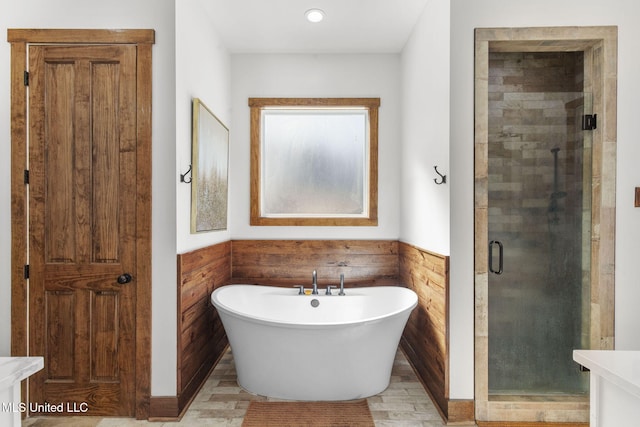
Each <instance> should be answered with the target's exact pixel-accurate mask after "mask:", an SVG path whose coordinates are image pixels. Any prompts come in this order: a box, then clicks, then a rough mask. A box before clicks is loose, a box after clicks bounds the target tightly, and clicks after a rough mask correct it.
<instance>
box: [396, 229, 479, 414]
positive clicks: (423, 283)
mask: <svg viewBox="0 0 640 427" xmlns="http://www.w3.org/2000/svg"><path fill="white" fill-rule="evenodd" d="M398 258H399V271H400V282H401V283H402V284H403V285H404V286H407V287H408V288H409V289H412V290H413V291H415V292H416V293H417V294H418V306H417V307H416V309H415V310H414V311H413V312H412V313H411V316H410V317H409V321H408V322H407V326H406V328H405V330H404V334H403V336H402V341H401V345H402V348H403V350H404V352H405V354H406V355H407V358H408V359H409V362H410V363H411V364H412V365H413V367H414V370H415V371H416V372H417V374H418V377H419V378H420V380H421V381H422V383H423V384H424V386H425V388H426V389H427V391H428V392H429V394H430V395H431V397H432V399H433V401H434V402H435V403H436V406H437V407H438V410H439V411H440V413H441V415H442V417H443V418H444V419H445V420H447V421H448V422H451V423H453V422H467V421H473V420H474V419H475V414H474V403H473V400H451V399H450V398H449V257H448V256H443V255H439V254H435V253H433V252H429V251H426V250H424V249H420V248H418V247H415V246H412V245H410V244H407V243H403V242H400V243H399V246H398Z"/></svg>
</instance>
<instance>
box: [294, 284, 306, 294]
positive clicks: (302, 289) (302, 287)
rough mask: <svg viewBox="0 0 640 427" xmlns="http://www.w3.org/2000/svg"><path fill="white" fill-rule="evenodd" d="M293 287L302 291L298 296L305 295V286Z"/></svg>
mask: <svg viewBox="0 0 640 427" xmlns="http://www.w3.org/2000/svg"><path fill="white" fill-rule="evenodd" d="M293 287H294V288H298V289H300V291H298V295H304V285H294V286H293Z"/></svg>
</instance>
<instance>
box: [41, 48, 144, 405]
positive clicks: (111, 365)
mask: <svg viewBox="0 0 640 427" xmlns="http://www.w3.org/2000/svg"><path fill="white" fill-rule="evenodd" d="M29 63H30V87H29V102H30V107H29V118H30V133H29V137H30V141H29V144H30V146H29V169H30V185H29V191H30V195H29V209H30V241H29V244H30V266H31V271H30V284H29V286H30V312H31V313H32V315H31V323H30V337H31V338H30V342H31V354H32V355H43V356H45V369H44V370H43V371H41V373H40V374H38V375H36V376H34V377H33V381H32V382H31V387H30V390H31V396H32V401H33V402H37V403H43V402H45V401H46V402H49V403H52V404H57V403H65V404H66V403H67V402H69V403H77V404H80V403H85V404H86V407H87V408H88V410H89V412H88V415H126V416H131V415H134V406H135V404H134V402H135V400H134V398H135V395H134V394H135V388H134V385H135V384H134V381H135V360H136V357H135V356H136V355H135V348H136V346H135V324H136V322H135V307H136V279H135V277H133V280H131V282H129V283H126V284H119V283H118V280H117V279H118V277H119V276H120V275H122V274H124V273H131V274H134V273H135V272H136V250H135V244H136V239H135V232H136V211H135V203H133V202H132V201H134V200H135V198H136V193H135V190H136V186H135V176H136V174H135V170H136V137H137V135H136V119H135V117H136V48H135V46H127V45H120V46H31V47H30V48H29ZM128 172H129V173H128Z"/></svg>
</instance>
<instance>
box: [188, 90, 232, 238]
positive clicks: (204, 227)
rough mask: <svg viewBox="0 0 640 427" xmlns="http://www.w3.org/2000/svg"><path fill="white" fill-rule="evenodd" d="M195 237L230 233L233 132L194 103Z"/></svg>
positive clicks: (193, 190) (192, 191) (192, 200)
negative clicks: (219, 232) (223, 232)
mask: <svg viewBox="0 0 640 427" xmlns="http://www.w3.org/2000/svg"><path fill="white" fill-rule="evenodd" d="M192 165H193V166H192V167H193V169H192V176H193V181H192V182H191V233H203V232H208V231H215V230H226V229H227V206H228V192H229V191H228V188H229V185H228V183H229V176H228V170H229V129H228V128H227V127H226V126H225V125H224V124H223V123H222V122H221V121H220V120H219V119H218V118H217V117H216V116H215V115H214V114H213V113H212V112H211V110H209V109H208V108H207V106H206V105H204V103H202V101H201V100H200V99H198V98H194V99H193V131H192Z"/></svg>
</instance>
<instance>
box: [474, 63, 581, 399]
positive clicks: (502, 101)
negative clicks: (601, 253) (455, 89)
mask: <svg viewBox="0 0 640 427" xmlns="http://www.w3.org/2000/svg"><path fill="white" fill-rule="evenodd" d="M582 68H583V59H582V52H566V53H560V54H559V53H526V54H525V53H491V54H490V55H489V80H490V85H489V120H488V123H489V132H488V136H489V141H488V190H487V193H488V236H489V248H488V255H489V259H488V265H489V275H488V281H489V283H488V307H489V316H488V329H489V331H488V332H489V333H488V341H489V342H488V391H489V395H490V396H494V397H495V396H498V397H501V398H504V397H505V396H520V397H522V396H529V397H533V396H541V395H547V396H548V395H556V396H557V395H576V394H578V395H579V394H584V393H586V392H587V391H588V382H589V379H588V375H587V374H585V373H583V372H580V371H579V370H578V367H577V365H576V364H575V363H574V362H573V359H572V351H573V349H578V348H590V343H589V339H590V336H589V319H590V314H589V309H590V257H591V256H590V247H591V178H592V176H591V149H592V144H591V140H590V135H591V133H590V131H588V130H583V129H587V128H589V127H590V126H592V124H591V121H592V117H593V116H591V115H590V113H591V99H590V95H589V94H587V93H583V92H582V87H583V82H582V73H581V70H582ZM492 83H493V84H492Z"/></svg>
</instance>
